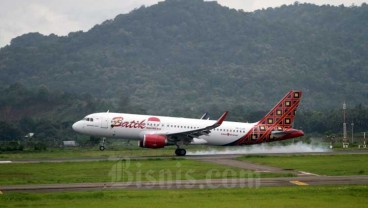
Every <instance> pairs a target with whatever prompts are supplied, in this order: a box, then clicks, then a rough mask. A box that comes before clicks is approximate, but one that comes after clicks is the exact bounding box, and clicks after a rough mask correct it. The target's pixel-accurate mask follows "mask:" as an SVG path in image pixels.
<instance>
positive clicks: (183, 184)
mask: <svg viewBox="0 0 368 208" xmlns="http://www.w3.org/2000/svg"><path fill="white" fill-rule="evenodd" d="M353 184H368V176H307V177H284V178H244V179H208V180H207V179H205V180H177V181H155V182H141V181H138V182H117V183H74V184H37V185H13V186H1V191H2V192H3V193H6V192H55V191H90V190H119V189H125V190H134V189H135V190H136V189H198V188H199V189H211V188H260V187H270V186H309V185H353Z"/></svg>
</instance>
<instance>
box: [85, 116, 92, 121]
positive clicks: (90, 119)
mask: <svg viewBox="0 0 368 208" xmlns="http://www.w3.org/2000/svg"><path fill="white" fill-rule="evenodd" d="M83 120H84V121H93V118H87V117H85V118H83Z"/></svg>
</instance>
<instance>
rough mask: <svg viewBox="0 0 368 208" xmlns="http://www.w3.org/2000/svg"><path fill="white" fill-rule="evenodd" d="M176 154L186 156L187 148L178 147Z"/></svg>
mask: <svg viewBox="0 0 368 208" xmlns="http://www.w3.org/2000/svg"><path fill="white" fill-rule="evenodd" d="M175 154H176V156H185V155H186V154H187V151H186V150H185V149H180V148H178V149H176V150H175Z"/></svg>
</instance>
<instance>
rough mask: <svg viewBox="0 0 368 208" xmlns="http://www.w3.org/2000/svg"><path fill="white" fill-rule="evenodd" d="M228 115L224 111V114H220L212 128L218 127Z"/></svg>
mask: <svg viewBox="0 0 368 208" xmlns="http://www.w3.org/2000/svg"><path fill="white" fill-rule="evenodd" d="M228 113H229V111H225V113H224V114H222V116H221V117H220V118H219V119H218V120H217V122H216V123H215V125H214V126H220V125H221V124H222V122H224V120H225V118H226V116H227V114H228Z"/></svg>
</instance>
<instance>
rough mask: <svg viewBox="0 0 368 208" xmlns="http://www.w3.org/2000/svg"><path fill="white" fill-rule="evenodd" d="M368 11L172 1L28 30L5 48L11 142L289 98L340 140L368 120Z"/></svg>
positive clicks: (262, 106)
mask: <svg viewBox="0 0 368 208" xmlns="http://www.w3.org/2000/svg"><path fill="white" fill-rule="evenodd" d="M367 19H368V6H367V4H362V5H360V6H351V7H345V6H343V5H341V6H330V5H324V6H317V5H313V4H301V3H298V2H296V3H294V4H292V5H283V6H281V7H278V8H268V9H263V10H257V11H254V12H244V11H241V10H234V9H229V8H227V7H223V6H221V5H219V4H217V3H216V2H207V1H206V2H205V1H203V0H166V1H163V2H160V3H158V4H156V5H153V6H150V7H143V6H142V7H140V8H137V9H135V10H133V11H131V12H130V13H128V14H121V15H118V16H116V17H115V18H114V19H111V20H106V21H105V22H103V23H100V24H97V25H95V26H94V27H93V28H91V29H90V30H89V31H86V32H83V31H76V32H71V33H69V34H68V35H67V36H57V35H54V34H51V35H43V34H40V33H28V34H24V35H22V36H19V37H15V38H14V39H13V40H12V41H11V44H10V45H7V46H5V47H3V48H0V90H1V97H0V135H1V137H2V138H1V140H12V139H15V138H19V137H24V135H25V134H27V133H28V132H35V134H36V135H38V137H39V138H40V139H46V138H58V139H60V140H62V139H64V140H65V138H71V139H72V138H74V137H75V134H74V133H73V132H72V131H71V124H72V123H73V122H74V121H76V120H78V119H81V118H82V117H83V116H85V115H86V114H89V113H93V112H96V111H107V110H110V111H117V112H131V113H147V114H154V115H166V116H186V117H200V116H201V115H202V114H203V113H204V112H209V113H210V115H211V118H213V119H215V118H216V117H217V116H218V115H220V114H221V113H222V112H223V111H225V110H229V111H230V113H231V114H230V115H229V118H228V119H229V120H233V121H257V119H260V118H261V117H262V116H263V115H264V114H265V113H266V112H267V111H268V110H269V109H270V108H271V107H273V105H274V104H275V103H276V102H277V101H278V100H279V99H280V98H281V97H282V96H283V95H284V94H285V93H286V92H287V91H289V90H291V89H298V90H302V91H303V92H304V94H303V101H302V103H301V105H300V110H299V112H298V117H297V119H296V123H295V126H297V127H302V129H303V130H304V131H305V132H307V133H309V134H315V133H316V134H332V133H336V134H341V129H342V110H341V108H342V103H343V102H346V103H347V104H348V119H349V120H348V122H349V123H351V122H354V123H355V127H354V128H356V131H361V132H362V131H366V130H367V129H368V128H367V125H368V122H367V119H368V107H367V101H368V81H367V77H368V59H367V58H366V57H368V36H367V34H368V22H367V21H366V20H367Z"/></svg>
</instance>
